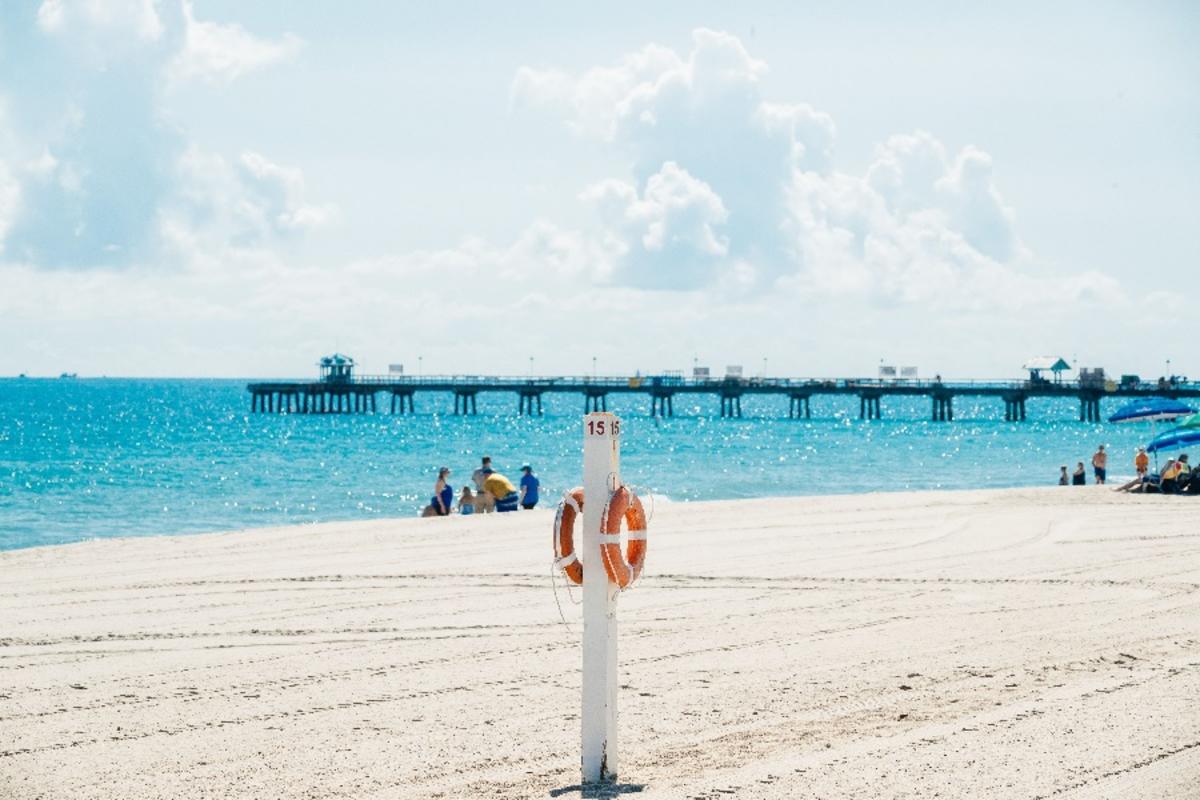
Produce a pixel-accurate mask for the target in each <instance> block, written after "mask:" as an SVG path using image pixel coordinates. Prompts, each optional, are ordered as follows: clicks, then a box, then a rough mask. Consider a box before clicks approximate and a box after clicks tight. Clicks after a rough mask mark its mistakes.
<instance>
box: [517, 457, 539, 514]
mask: <svg viewBox="0 0 1200 800" xmlns="http://www.w3.org/2000/svg"><path fill="white" fill-rule="evenodd" d="M539 485H540V483H539V482H538V479H537V478H536V477H534V474H533V467H531V466H529V465H528V464H525V465H524V466H522V467H521V508H523V509H525V510H526V511H528V510H529V509H531V508H533V507H534V506H536V505H537V502H538V486H539Z"/></svg>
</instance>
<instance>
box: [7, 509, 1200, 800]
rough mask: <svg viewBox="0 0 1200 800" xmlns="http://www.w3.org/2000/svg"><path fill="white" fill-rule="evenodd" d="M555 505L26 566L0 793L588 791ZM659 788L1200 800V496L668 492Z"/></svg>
mask: <svg viewBox="0 0 1200 800" xmlns="http://www.w3.org/2000/svg"><path fill="white" fill-rule="evenodd" d="M551 518H552V517H551V512H549V511H536V512H531V513H521V514H512V515H505V516H491V517H487V518H455V519H446V520H440V519H438V520H400V521H385V522H368V523H348V524H329V525H320V526H307V527H296V528H281V529H267V530H257V531H249V532H236V533H228V534H215V535H204V536H181V537H168V538H157V539H129V540H116V541H105V542H95V543H87V544H80V545H72V546H66V547H54V548H41V549H35V550H26V551H16V552H8V553H0V797H3V798H6V799H11V798H55V799H57V798H122V799H123V800H128V799H129V798H200V797H203V798H225V797H238V798H275V797H303V798H323V797H344V798H421V797H447V798H485V797H505V798H507V797H518V798H525V797H530V798H537V797H541V798H546V797H573V796H578V795H579V789H578V787H577V785H576V784H577V783H578V775H579V772H578V770H579V767H578V763H579V719H578V708H579V658H580V656H579V647H578V639H579V626H578V619H579V613H578V612H579V609H578V608H577V607H575V606H573V605H571V602H570V599H569V597H568V596H567V594H566V593H565V591H564V590H563V588H562V584H561V583H560V584H559V594H558V597H559V599H560V600H561V601H562V604H563V611H564V613H565V614H566V618H567V624H564V622H563V621H561V620H560V617H559V611H558V608H557V606H556V603H555V593H554V591H553V590H552V588H551V582H550V569H549V560H550V557H551V555H550V524H551ZM620 618H621V626H622V629H621V644H620V647H621V658H620V660H621V665H622V666H621V668H622V682H623V689H622V692H621V704H622V705H621V717H620V727H621V739H620V773H621V780H622V782H623V783H622V785H621V786H619V787H617V791H616V792H614V794H617V793H619V794H621V795H622V796H623V795H626V794H628V795H630V796H636V797H641V798H689V797H690V798H724V797H739V798H743V797H744V798H805V797H814V798H818V797H819V798H875V797H896V798H931V797H941V798H1006V799H1008V798H1044V797H1058V798H1067V799H1068V800H1070V799H1072V798H1073V799H1075V800H1082V799H1083V798H1102V797H1103V798H1108V797H1112V798H1178V799H1179V800H1183V799H1184V798H1196V797H1198V796H1200V788H1198V787H1200V705H1198V703H1197V699H1198V698H1200V501H1196V500H1188V499H1185V498H1163V497H1148V498H1139V497H1127V496H1118V495H1115V494H1113V493H1111V492H1108V491H1106V490H1104V489H1102V488H1092V487H1088V488H1086V489H1077V488H1070V489H1059V488H1052V489H1045V490H1041V489H1038V490H1015V491H1000V492H991V491H989V492H983V491H981V492H945V493H911V494H880V495H866V496H851V497H827V498H801V499H789V500H764V501H753V502H727V503H697V504H674V505H660V506H659V507H658V508H657V509H656V512H655V516H654V519H653V521H652V524H651V541H650V559H649V574H648V576H647V577H646V579H645V580H644V581H643V582H642V583H641V584H640V585H639V586H638V587H637V588H636V589H635V590H633V591H631V592H628V593H626V594H625V595H623V596H622V598H621V601H620Z"/></svg>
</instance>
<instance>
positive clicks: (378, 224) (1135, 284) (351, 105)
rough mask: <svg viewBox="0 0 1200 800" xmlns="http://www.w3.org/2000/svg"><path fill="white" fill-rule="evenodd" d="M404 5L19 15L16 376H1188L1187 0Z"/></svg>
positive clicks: (8, 359)
mask: <svg viewBox="0 0 1200 800" xmlns="http://www.w3.org/2000/svg"><path fill="white" fill-rule="evenodd" d="M427 5H430V4H397V3H384V2H378V3H356V4H354V5H353V6H352V7H349V8H347V7H344V6H342V7H337V6H335V5H333V4H295V3H283V2H257V3H252V4H247V3H234V2H205V1H204V0H196V2H193V3H181V2H168V0H163V1H162V2H157V3H156V2H151V0H120V1H118V0H111V1H106V0H77V2H70V0H61V1H56V0H47V2H26V3H21V2H17V3H9V4H6V5H5V6H4V9H3V11H0V336H2V337H3V340H4V342H5V347H3V348H0V374H14V373H17V372H21V371H25V372H30V373H31V374H36V373H42V374H45V373H57V372H59V371H62V370H71V371H78V372H80V373H81V374H110V375H262V376H269V375H306V374H308V373H309V372H310V371H311V369H312V367H311V365H312V362H313V361H314V360H315V358H316V357H317V356H318V355H320V354H321V353H324V352H327V351H330V350H333V349H335V348H337V349H340V350H343V351H348V352H351V353H352V354H354V355H355V356H356V357H358V358H359V359H360V361H362V362H363V363H364V365H365V366H366V368H367V369H368V370H369V371H381V370H382V369H384V368H385V366H386V364H388V363H390V362H404V363H406V364H409V365H410V368H413V367H415V364H416V361H417V357H418V356H421V357H422V364H423V365H424V369H425V371H426V372H431V371H439V372H469V373H475V372H496V373H505V372H515V373H523V372H525V371H526V370H527V369H528V359H529V357H530V356H534V357H535V358H536V364H537V367H538V370H539V371H547V372H550V371H553V372H567V371H571V370H575V369H582V368H584V367H581V365H585V364H586V365H587V367H589V368H590V361H591V357H592V356H596V357H597V358H598V359H599V362H600V367H601V370H602V371H610V372H614V373H622V372H630V371H632V370H634V369H641V370H642V371H643V372H646V371H655V370H659V369H670V368H683V367H686V366H688V365H690V364H691V362H692V359H693V358H699V359H700V361H701V362H702V363H709V364H711V365H713V366H714V367H717V368H718V369H719V368H720V367H722V366H724V365H725V364H745V365H752V367H753V370H755V371H757V370H758V369H761V366H760V365H761V362H762V359H763V358H768V359H769V368H768V369H769V371H770V372H772V373H777V374H794V375H834V374H870V373H873V372H874V369H875V367H876V366H877V364H878V363H879V361H880V359H884V360H886V361H887V362H888V363H897V364H898V363H904V364H916V365H918V366H920V367H921V369H922V371H923V372H925V373H929V374H932V373H933V372H941V373H942V374H944V375H961V376H976V377H993V376H1007V375H1014V374H1016V373H1017V372H1018V371H1019V370H1018V368H1019V366H1020V363H1021V362H1022V361H1023V360H1024V359H1025V358H1026V357H1027V356H1030V355H1035V354H1042V353H1046V354H1055V355H1063V356H1066V357H1067V358H1068V359H1074V360H1078V362H1079V364H1080V365H1089V366H1090V365H1103V366H1106V367H1108V368H1109V369H1110V370H1112V371H1117V372H1140V373H1142V374H1144V375H1158V374H1161V373H1162V372H1163V371H1164V370H1165V361H1166V359H1167V358H1171V359H1172V367H1173V371H1175V372H1180V373H1185V374H1187V373H1189V372H1190V374H1192V375H1193V376H1200V361H1198V360H1197V359H1198V358H1200V357H1198V356H1197V355H1196V352H1197V350H1196V348H1194V347H1187V346H1186V342H1187V338H1188V337H1185V336H1172V335H1170V334H1169V333H1168V326H1169V324H1170V323H1172V321H1174V324H1175V325H1177V326H1180V327H1182V326H1181V325H1180V323H1181V322H1182V323H1183V325H1187V326H1189V327H1191V326H1192V323H1191V322H1190V320H1194V319H1195V314H1196V308H1197V307H1200V304H1198V302H1197V301H1200V292H1198V290H1197V289H1195V288H1194V280H1189V278H1190V276H1191V275H1193V274H1194V271H1195V267H1196V264H1197V261H1198V257H1200V244H1198V243H1197V237H1196V236H1195V228H1196V219H1197V211H1196V209H1197V208H1200V202H1198V201H1200V180H1198V179H1200V93H1197V91H1196V89H1195V76H1196V75H1198V74H1200V55H1198V53H1200V48H1197V47H1195V42H1196V41H1197V39H1198V34H1200V12H1198V11H1197V10H1196V7H1195V6H1194V5H1192V4H1186V3H1146V4H1137V5H1132V4H1104V3H1078V4H1069V3H1068V4H1054V8H1052V9H1047V8H1044V7H1043V4H1033V3H1030V4H1019V3H1018V4H1006V5H1005V6H1004V7H1003V9H1000V8H995V9H983V8H963V7H961V4H950V3H915V4H906V5H905V6H903V7H899V6H895V4H885V3H849V4H837V5H833V4H825V3H821V4H817V3H813V4H796V3H770V4H746V5H744V6H740V7H738V8H733V7H732V6H731V5H730V4H727V3H720V4H718V3H709V4H705V3H699V4H697V3H687V4H683V3H679V4H660V5H656V6H655V9H654V13H653V15H649V14H647V13H646V11H645V7H644V4H633V3H629V4H610V5H608V6H606V7H605V8H603V9H602V10H601V9H599V8H585V7H576V6H567V5H566V4H551V3H544V4H533V3H529V4H493V3H446V4H437V5H434V6H433V7H424V6H427ZM1160 336H1161V341H1160V339H1159V337H1160ZM1172 340H1174V341H1172ZM1148 341H1149V342H1150V343H1151V344H1150V345H1149V346H1147V342H1148ZM1189 359H1190V361H1189ZM750 368H751V367H750V366H748V369H750Z"/></svg>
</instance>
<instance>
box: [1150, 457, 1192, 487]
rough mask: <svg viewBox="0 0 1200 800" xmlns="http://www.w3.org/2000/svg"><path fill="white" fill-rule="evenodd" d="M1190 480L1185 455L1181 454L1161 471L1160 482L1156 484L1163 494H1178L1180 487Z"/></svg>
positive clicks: (1189, 469) (1189, 471)
mask: <svg viewBox="0 0 1200 800" xmlns="http://www.w3.org/2000/svg"><path fill="white" fill-rule="evenodd" d="M1190 478H1191V468H1190V467H1189V466H1188V457H1187V453H1183V454H1181V455H1180V456H1179V458H1178V459H1176V460H1175V461H1173V462H1171V465H1170V466H1169V467H1168V468H1166V469H1164V470H1163V471H1162V480H1161V481H1160V482H1159V484H1158V488H1159V490H1160V491H1161V492H1162V493H1163V494H1179V490H1180V488H1181V487H1182V486H1184V485H1185V484H1187V483H1188V481H1189V480H1190Z"/></svg>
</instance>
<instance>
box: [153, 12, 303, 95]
mask: <svg viewBox="0 0 1200 800" xmlns="http://www.w3.org/2000/svg"><path fill="white" fill-rule="evenodd" d="M183 13H184V44H183V49H182V50H181V51H180V52H179V53H178V54H177V55H176V56H175V59H174V60H173V61H172V62H171V66H170V69H169V77H170V80H171V81H172V82H173V83H174V82H180V81H186V80H189V79H200V80H206V81H212V82H222V81H226V82H227V81H231V80H234V79H236V78H238V77H240V76H242V75H244V74H246V73H247V72H252V71H254V70H257V69H262V68H263V67H267V66H270V65H272V64H276V63H278V62H281V61H287V60H288V59H291V58H292V57H294V56H295V55H296V53H298V52H299V51H300V48H301V47H303V44H304V43H303V41H302V40H301V39H300V38H299V37H298V36H295V35H294V34H291V33H287V34H284V35H283V37H282V38H280V39H278V40H275V41H272V40H269V39H262V38H259V37H257V36H254V35H253V34H251V33H249V32H248V31H247V30H246V29H245V28H243V27H242V26H241V25H238V24H236V23H230V24H221V23H217V22H208V21H203V20H198V19H196V17H195V14H194V13H193V10H192V4H191V2H188V1H187V0H185V2H184V3H183Z"/></svg>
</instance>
